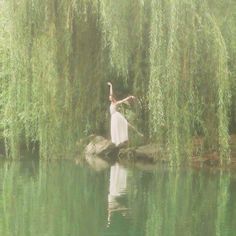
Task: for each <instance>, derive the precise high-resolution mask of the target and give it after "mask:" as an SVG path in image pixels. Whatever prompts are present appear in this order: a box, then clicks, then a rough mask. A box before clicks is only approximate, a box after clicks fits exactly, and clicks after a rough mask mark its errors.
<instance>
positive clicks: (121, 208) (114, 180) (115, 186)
mask: <svg viewBox="0 0 236 236" xmlns="http://www.w3.org/2000/svg"><path fill="white" fill-rule="evenodd" d="M127 204H128V202H127V170H126V169H125V168H124V167H122V166H121V165H120V164H118V163H116V164H115V165H113V166H111V170H110V182H109V194H108V220H107V221H108V225H107V226H108V227H109V226H110V224H111V217H112V214H114V213H119V214H121V215H122V216H126V215H127V211H128V207H127Z"/></svg>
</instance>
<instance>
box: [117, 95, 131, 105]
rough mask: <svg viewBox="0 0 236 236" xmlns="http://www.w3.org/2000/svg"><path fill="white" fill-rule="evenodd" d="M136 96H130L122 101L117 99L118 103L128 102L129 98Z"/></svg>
mask: <svg viewBox="0 0 236 236" xmlns="http://www.w3.org/2000/svg"><path fill="white" fill-rule="evenodd" d="M134 98H135V97H134V96H128V97H126V98H124V99H122V100H120V101H117V102H116V104H121V103H124V102H127V101H128V100H130V99H134Z"/></svg>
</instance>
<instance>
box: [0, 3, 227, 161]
mask: <svg viewBox="0 0 236 236" xmlns="http://www.w3.org/2000/svg"><path fill="white" fill-rule="evenodd" d="M2 4H3V7H4V8H5V9H6V12H7V13H8V14H7V15H6V16H5V18H4V19H6V20H7V22H8V32H9V35H10V43H9V51H10V53H9V54H6V55H8V56H7V57H6V58H7V59H8V60H9V61H10V63H9V66H8V68H10V70H9V71H10V75H9V79H8V80H7V81H6V83H5V87H6V92H5V93H6V96H5V100H4V102H2V114H4V122H3V123H4V128H3V129H4V135H5V140H6V143H7V147H9V150H10V154H11V155H12V156H17V152H18V150H19V147H20V144H21V143H22V142H23V143H24V142H25V143H28V144H30V143H32V142H38V143H39V146H40V153H41V156H42V157H51V158H52V155H54V156H58V155H61V156H62V155H65V153H70V152H71V150H72V149H73V148H74V147H75V142H76V141H77V140H78V139H79V138H80V137H83V136H85V135H88V134H90V133H92V132H99V133H103V134H105V133H106V130H107V129H108V127H109V125H108V112H106V109H107V108H106V106H107V103H106V102H105V101H106V100H107V96H106V81H108V80H113V81H114V82H115V84H119V85H120V89H121V90H122V91H125V90H128V91H130V92H131V91H132V92H134V93H135V94H136V95H137V96H138V98H139V101H140V106H141V109H139V112H138V113H137V114H136V115H137V116H138V119H137V120H139V121H138V122H137V124H136V125H138V126H139V127H140V128H141V126H144V128H143V129H144V132H145V133H146V134H147V135H149V137H150V139H152V141H154V142H156V143H157V145H159V146H162V147H164V148H165V150H167V155H169V157H170V158H171V160H173V162H179V161H181V160H182V159H184V157H190V156H191V153H192V149H193V140H194V138H195V137H197V136H200V137H201V138H203V140H204V147H203V148H204V149H205V150H216V151H218V152H219V153H220V156H221V158H222V161H223V160H224V158H226V159H227V158H228V156H229V155H228V154H229V147H228V125H229V114H228V108H229V105H230V88H229V87H230V86H229V80H228V65H227V63H228V61H227V58H228V55H227V45H225V40H224V38H223V37H222V33H221V30H220V28H219V27H218V23H217V20H216V19H215V17H214V15H213V14H212V12H211V10H210V9H209V8H208V5H207V2H206V0H201V1H197V0H191V1H183V0H145V1H144V0H139V1H136V2H135V3H134V1H132V0H121V1H115V0H99V1H93V0H67V1H62V0H53V1H51V0H50V1H49V0H43V1H39V0H33V1H29V0H20V1H15V0H10V1H5V0H4V1H3V3H2ZM5 43H6V41H5ZM104 114H107V115H104ZM104 118H105V119H104ZM106 127H107V128H106ZM23 137H24V140H23Z"/></svg>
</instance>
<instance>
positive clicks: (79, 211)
mask: <svg viewBox="0 0 236 236" xmlns="http://www.w3.org/2000/svg"><path fill="white" fill-rule="evenodd" d="M93 164H94V162H93ZM95 166H96V165H95ZM95 169H96V170H98V169H99V171H94V170H93V169H91V168H87V166H80V165H75V164H74V163H72V162H50V163H48V162H40V164H39V165H38V164H36V165H34V164H32V163H24V162H5V163H0V212H1V217H0V235H4V236H14V235H16V236H26V235H29V236H31V235H33V236H42V235H47V236H55V235H57V236H65V235H70V236H80V235H81V236H87V235H88V236H107V235H122V236H126V235H127V236H128V235H129V236H158V235H161V236H189V235H191V236H200V235H201V236H202V235H207V236H218V235H219V236H232V235H234V234H235V232H236V224H235V219H236V201H235V199H236V178H235V173H234V172H230V171H219V170H214V171H209V170H200V171H195V170H192V169H189V168H188V169H174V168H173V169H171V168H163V167H162V166H160V167H159V168H158V169H156V170H155V171H154V172H151V171H150V170H149V171H140V170H138V169H136V168H134V169H130V168H129V169H127V168H124V167H123V166H120V165H119V164H116V165H114V166H112V167H110V168H105V166H104V165H102V168H100V167H99V168H97V167H96V168H95Z"/></svg>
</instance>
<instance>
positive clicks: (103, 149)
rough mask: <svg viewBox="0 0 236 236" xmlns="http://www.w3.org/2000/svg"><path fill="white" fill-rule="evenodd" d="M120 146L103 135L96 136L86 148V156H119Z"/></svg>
mask: <svg viewBox="0 0 236 236" xmlns="http://www.w3.org/2000/svg"><path fill="white" fill-rule="evenodd" d="M117 153H118V148H117V147H116V146H115V144H113V143H112V142H111V141H109V140H107V139H105V138H104V137H102V136H95V137H94V138H92V140H91V142H90V143H89V144H88V145H87V146H86V148H85V156H99V157H101V158H103V159H108V158H112V159H114V157H117Z"/></svg>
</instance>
